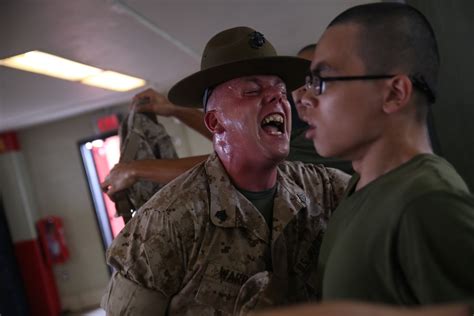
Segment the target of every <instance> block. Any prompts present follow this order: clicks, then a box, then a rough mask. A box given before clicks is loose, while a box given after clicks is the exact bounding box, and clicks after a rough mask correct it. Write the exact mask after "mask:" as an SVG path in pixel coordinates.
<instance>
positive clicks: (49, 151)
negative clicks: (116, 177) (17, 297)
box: [18, 107, 211, 310]
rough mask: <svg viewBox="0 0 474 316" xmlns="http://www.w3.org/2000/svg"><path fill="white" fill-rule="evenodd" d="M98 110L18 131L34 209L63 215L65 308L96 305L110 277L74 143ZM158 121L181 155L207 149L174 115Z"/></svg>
mask: <svg viewBox="0 0 474 316" xmlns="http://www.w3.org/2000/svg"><path fill="white" fill-rule="evenodd" d="M124 109H125V107H121V108H120V110H124ZM107 112H108V113H109V112H110V109H109V110H107ZM100 115H101V113H100V112H93V113H88V114H84V115H81V116H77V117H74V118H69V119H66V120H62V121H58V122H53V123H49V124H44V125H40V126H35V127H31V128H28V129H25V130H22V131H19V132H18V134H19V135H18V136H19V141H20V144H21V146H22V152H23V154H24V157H25V161H26V167H27V169H28V173H29V174H30V177H31V184H32V189H33V194H34V196H35V200H36V201H37V209H38V213H39V214H38V215H39V216H40V217H42V216H46V215H58V216H61V217H62V218H63V219H64V226H65V235H66V240H67V242H68V246H69V248H70V252H71V258H70V260H69V261H68V262H67V263H65V264H63V265H59V266H57V267H56V268H55V271H54V273H55V277H56V281H57V284H58V288H59V292H60V297H61V301H62V303H63V307H64V309H69V310H79V309H81V308H84V307H89V306H94V305H98V303H99V301H100V298H101V296H102V294H103V290H104V288H105V286H106V285H107V283H108V280H109V272H108V269H107V266H106V264H105V259H104V249H103V247H102V242H101V239H100V234H99V230H98V226H97V222H96V218H95V212H94V210H93V206H92V202H91V199H90V196H89V191H88V187H87V181H86V177H85V174H84V172H83V169H82V161H81V158H80V154H79V150H78V147H77V142H78V141H79V140H81V139H84V138H88V137H91V136H93V135H95V133H96V132H95V130H96V129H95V121H96V119H97V118H98V117H100ZM160 121H161V122H162V123H163V125H165V127H166V128H167V130H168V132H169V133H170V135H171V137H172V138H173V141H174V143H175V144H176V145H177V146H176V149H177V151H178V154H179V155H180V156H181V157H182V156H187V155H195V154H201V153H208V152H210V151H211V144H210V142H209V141H208V140H206V139H204V138H203V137H201V136H199V135H197V134H196V133H195V132H193V131H190V130H188V129H187V128H186V127H185V126H184V125H182V124H179V123H177V122H176V121H175V120H173V119H167V118H160ZM188 135H191V137H189V136H188ZM189 139H192V140H191V142H192V144H191V143H190V141H189Z"/></svg>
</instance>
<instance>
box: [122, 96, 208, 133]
mask: <svg viewBox="0 0 474 316" xmlns="http://www.w3.org/2000/svg"><path fill="white" fill-rule="evenodd" d="M131 107H132V108H136V110H137V111H139V112H154V113H155V114H156V115H160V116H165V117H175V118H176V119H178V120H180V121H181V122H183V123H184V124H185V125H187V126H189V127H191V128H192V129H194V130H195V131H197V132H198V133H200V134H201V135H203V136H204V137H206V138H207V139H210V140H212V134H211V133H210V132H209V130H208V129H207V127H206V125H205V124H204V113H203V112H202V111H201V110H199V109H197V108H190V107H184V106H177V105H174V104H173V103H171V102H170V101H169V100H168V98H166V97H165V96H164V95H162V94H161V93H159V92H157V91H155V90H153V89H147V90H145V91H143V92H140V93H138V94H137V95H135V97H134V98H133V100H132V104H131Z"/></svg>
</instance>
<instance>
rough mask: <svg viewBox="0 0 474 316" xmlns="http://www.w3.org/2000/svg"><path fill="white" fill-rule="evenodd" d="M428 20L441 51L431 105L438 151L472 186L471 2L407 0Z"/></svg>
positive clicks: (473, 62) (473, 12)
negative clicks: (433, 101) (440, 151)
mask: <svg viewBox="0 0 474 316" xmlns="http://www.w3.org/2000/svg"><path fill="white" fill-rule="evenodd" d="M407 2H408V3H409V4H411V5H413V6H414V7H416V8H418V9H419V10H420V11H421V12H423V14H425V15H426V16H427V18H428V20H430V23H431V24H432V26H433V28H434V31H435V33H436V36H437V39H438V44H439V50H440V54H441V69H440V81H439V91H438V100H437V102H436V104H434V106H433V114H434V120H435V124H436V128H437V131H438V136H439V141H440V145H441V150H442V154H443V155H444V156H445V157H446V158H447V159H448V160H449V161H450V162H451V163H452V164H453V165H454V167H455V168H456V169H457V170H458V172H459V173H460V174H461V175H462V177H463V178H464V179H465V180H466V182H467V184H468V185H469V187H470V189H471V191H472V190H473V189H474V165H473V163H472V162H473V161H474V137H472V130H473V125H472V120H473V118H474V102H473V100H474V89H473V88H472V80H471V79H470V78H472V76H473V71H474V58H473V57H474V44H473V42H472V39H471V38H472V31H473V30H474V2H473V1H470V0H456V1H443V0H431V1H423V0H413V1H407Z"/></svg>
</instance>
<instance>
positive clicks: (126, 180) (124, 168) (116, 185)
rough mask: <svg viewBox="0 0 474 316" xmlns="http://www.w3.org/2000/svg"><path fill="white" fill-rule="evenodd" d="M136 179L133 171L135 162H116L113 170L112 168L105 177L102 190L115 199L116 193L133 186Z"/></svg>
mask: <svg viewBox="0 0 474 316" xmlns="http://www.w3.org/2000/svg"><path fill="white" fill-rule="evenodd" d="M136 181H137V179H136V177H135V176H134V172H133V164H132V163H126V162H125V163H124V162H122V163H118V164H116V165H115V166H114V167H113V168H112V170H110V173H109V174H108V175H107V177H105V180H104V182H102V183H101V184H100V187H101V189H102V191H103V192H104V193H106V194H107V195H108V196H109V197H110V199H111V200H112V201H114V200H115V199H114V194H115V193H117V192H119V191H122V190H125V189H127V188H129V187H131V186H132V185H133V184H134V183H135V182H136Z"/></svg>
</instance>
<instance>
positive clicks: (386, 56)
mask: <svg viewBox="0 0 474 316" xmlns="http://www.w3.org/2000/svg"><path fill="white" fill-rule="evenodd" d="M349 23H352V24H355V25H357V26H358V27H359V29H360V32H359V38H358V40H359V45H358V51H357V53H358V55H359V57H360V58H361V59H362V61H363V62H364V64H365V66H366V69H367V71H368V72H369V73H372V74H379V73H395V72H398V73H400V72H403V73H406V74H408V75H409V76H410V78H411V80H412V83H413V86H414V87H415V88H417V89H418V91H420V92H421V93H422V95H424V96H425V98H420V99H422V100H423V101H424V102H422V103H425V104H428V103H432V102H433V101H434V98H433V97H434V94H435V92H436V88H437V77H438V71H439V52H438V46H437V43H436V38H435V35H434V32H433V29H432V28H431V25H430V24H429V22H428V20H427V19H426V18H425V17H424V16H423V14H421V13H420V12H419V11H418V10H416V9H415V8H413V7H411V6H409V5H406V4H401V3H372V4H366V5H360V6H356V7H353V8H350V9H348V10H346V11H344V12H343V13H341V14H340V15H339V16H337V17H336V18H335V19H334V20H333V21H332V22H331V23H330V24H329V26H328V28H330V27H331V26H335V25H340V24H349ZM430 94H431V95H430Z"/></svg>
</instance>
